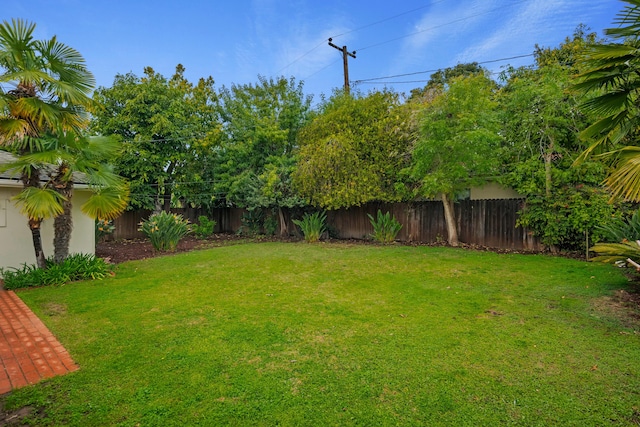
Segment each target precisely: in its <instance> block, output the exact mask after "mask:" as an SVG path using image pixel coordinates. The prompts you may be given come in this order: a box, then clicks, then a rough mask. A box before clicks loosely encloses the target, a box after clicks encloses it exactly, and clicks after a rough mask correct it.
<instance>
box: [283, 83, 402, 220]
mask: <svg viewBox="0 0 640 427" xmlns="http://www.w3.org/2000/svg"><path fill="white" fill-rule="evenodd" d="M412 124H413V121H412V117H411V109H410V108H409V107H407V106H403V105H400V103H399V100H398V96H397V95H396V94H394V93H391V92H373V93H370V94H368V95H366V96H361V95H356V96H350V95H347V94H344V93H336V94H334V95H333V96H332V97H331V98H330V99H329V100H328V101H327V102H326V103H324V104H323V105H322V106H321V107H320V111H319V113H318V114H317V116H316V117H315V118H314V119H313V121H312V122H311V123H309V125H308V126H306V127H305V128H304V129H303V130H302V132H301V133H300V138H299V140H300V149H299V152H298V156H299V157H298V168H297V170H296V171H295V172H294V175H293V179H294V185H295V186H296V188H297V190H298V191H299V192H300V194H301V195H302V196H304V197H306V198H307V199H308V200H309V201H310V202H311V204H313V205H316V206H321V207H324V208H327V209H338V208H343V207H349V206H359V205H361V204H363V203H367V202H370V201H396V200H400V199H402V198H404V197H406V196H407V190H406V188H405V185H404V183H403V177H402V176H401V170H402V169H404V168H405V167H406V166H407V160H408V153H409V151H410V144H411V141H412V136H413V135H412V131H413V128H412Z"/></svg>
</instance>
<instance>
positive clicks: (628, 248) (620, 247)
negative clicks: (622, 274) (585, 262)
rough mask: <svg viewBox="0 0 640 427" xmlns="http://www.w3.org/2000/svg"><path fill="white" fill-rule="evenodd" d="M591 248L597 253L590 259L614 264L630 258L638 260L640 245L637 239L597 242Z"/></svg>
mask: <svg viewBox="0 0 640 427" xmlns="http://www.w3.org/2000/svg"><path fill="white" fill-rule="evenodd" d="M591 250H592V251H593V252H595V253H596V254H598V255H597V256H596V257H594V258H592V259H591V260H592V261H596V262H605V263H608V264H614V263H617V262H620V261H626V259H627V258H630V259H632V260H634V261H638V260H640V245H638V242H637V241H625V242H621V243H597V244H595V245H594V246H593V247H592V248H591Z"/></svg>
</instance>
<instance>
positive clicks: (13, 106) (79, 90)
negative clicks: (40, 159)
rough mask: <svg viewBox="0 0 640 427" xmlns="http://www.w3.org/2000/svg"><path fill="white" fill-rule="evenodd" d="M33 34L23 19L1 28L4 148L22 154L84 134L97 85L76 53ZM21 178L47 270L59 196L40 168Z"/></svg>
mask: <svg viewBox="0 0 640 427" xmlns="http://www.w3.org/2000/svg"><path fill="white" fill-rule="evenodd" d="M34 30H35V24H31V23H27V22H25V21H22V20H12V22H11V23H9V22H7V21H4V22H3V23H2V24H0V70H1V73H2V74H0V144H3V145H5V146H8V148H9V150H11V151H13V152H16V153H17V154H19V155H24V154H27V153H30V152H37V151H40V150H41V148H42V143H43V141H42V138H43V137H44V136H45V135H46V134H59V135H61V134H64V132H80V131H81V130H82V129H83V128H84V126H85V125H86V123H87V118H86V115H85V109H86V108H88V107H89V106H90V105H91V104H92V103H91V98H90V97H89V94H90V92H91V90H92V89H93V87H94V85H95V82H94V78H93V75H92V74H91V73H90V72H89V71H88V70H87V69H86V67H85V62H84V59H83V58H82V56H81V55H80V54H79V53H78V52H77V51H76V50H75V49H73V48H71V47H69V46H66V45H65V44H62V43H60V42H59V41H58V40H57V38H56V37H55V36H54V37H53V38H51V39H49V40H35V39H34V37H33V33H34ZM6 87H10V88H11V89H9V90H7V89H5V88H6ZM20 177H21V180H22V182H23V185H24V190H23V192H22V193H21V194H20V196H19V197H18V199H17V201H18V203H20V204H21V206H22V211H23V212H24V213H25V214H26V215H27V216H28V217H29V228H30V229H31V233H32V236H33V245H34V250H35V255H36V261H37V265H38V267H40V268H46V263H45V256H44V253H43V250H42V240H41V237H40V226H41V223H42V221H43V220H44V219H45V218H47V217H50V216H55V215H57V214H59V213H60V211H59V209H58V208H57V204H58V202H59V201H60V196H59V195H58V193H56V192H54V191H52V190H50V189H47V188H42V185H41V182H40V170H39V168H38V166H36V165H35V164H32V165H30V166H28V167H25V168H24V169H22V171H21V175H20Z"/></svg>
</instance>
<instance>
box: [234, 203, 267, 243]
mask: <svg viewBox="0 0 640 427" xmlns="http://www.w3.org/2000/svg"><path fill="white" fill-rule="evenodd" d="M240 222H241V223H242V225H241V226H240V228H239V229H238V232H237V234H241V235H244V236H251V237H254V236H257V235H258V234H260V233H261V232H262V226H263V224H264V212H263V211H262V209H252V210H249V211H246V212H245V213H243V214H242V218H241V219H240Z"/></svg>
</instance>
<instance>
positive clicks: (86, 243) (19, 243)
mask: <svg viewBox="0 0 640 427" xmlns="http://www.w3.org/2000/svg"><path fill="white" fill-rule="evenodd" d="M20 189H21V185H19V184H18V183H15V184H14V183H13V182H5V183H3V182H1V181H0V267H2V268H6V267H20V266H21V265H22V264H24V263H27V264H35V262H36V257H35V253H34V250H33V241H32V239H31V231H30V230H29V226H28V225H27V218H26V217H25V216H24V215H22V214H21V213H20V211H19V210H18V208H17V207H16V206H15V204H14V202H13V201H12V200H11V198H12V197H13V196H15V195H16V194H18V192H19V191H20ZM88 197H89V192H88V191H87V190H82V189H76V190H75V191H74V195H73V199H72V202H73V210H72V218H73V232H72V233H71V242H70V244H69V253H85V254H86V253H90V254H93V253H95V231H94V230H95V228H94V221H93V219H91V218H89V217H88V216H86V215H85V214H83V213H82V211H81V210H80V206H81V205H82V204H83V203H84V202H86V201H87V199H88ZM41 235H42V246H43V249H44V254H45V256H46V257H50V256H52V255H53V219H48V220H45V221H44V223H43V227H42V230H41Z"/></svg>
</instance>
